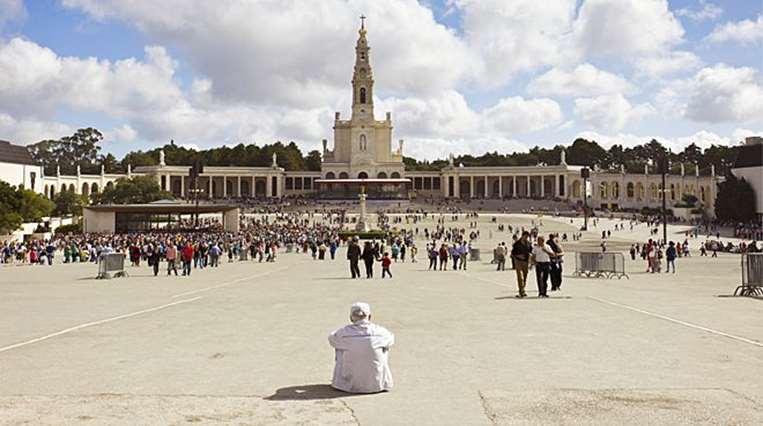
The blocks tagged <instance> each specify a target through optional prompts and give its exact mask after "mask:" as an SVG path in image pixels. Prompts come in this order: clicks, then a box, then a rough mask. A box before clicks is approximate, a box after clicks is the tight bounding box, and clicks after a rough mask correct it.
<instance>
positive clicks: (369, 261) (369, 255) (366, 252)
mask: <svg viewBox="0 0 763 426" xmlns="http://www.w3.org/2000/svg"><path fill="white" fill-rule="evenodd" d="M361 257H362V258H363V263H364V264H365V266H366V278H373V277H374V261H375V260H376V253H374V247H373V246H372V245H371V243H370V242H369V241H366V244H365V245H364V246H363V254H362V255H361Z"/></svg>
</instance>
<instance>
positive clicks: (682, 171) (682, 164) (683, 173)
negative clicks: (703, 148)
mask: <svg viewBox="0 0 763 426" xmlns="http://www.w3.org/2000/svg"><path fill="white" fill-rule="evenodd" d="M685 175H686V170H685V169H684V163H681V176H685Z"/></svg>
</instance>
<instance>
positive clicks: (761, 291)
mask: <svg viewBox="0 0 763 426" xmlns="http://www.w3.org/2000/svg"><path fill="white" fill-rule="evenodd" d="M734 296H759V297H760V296H763V253H743V254H742V285H740V286H739V287H737V288H736V290H734Z"/></svg>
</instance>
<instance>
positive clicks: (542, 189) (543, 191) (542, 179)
mask: <svg viewBox="0 0 763 426" xmlns="http://www.w3.org/2000/svg"><path fill="white" fill-rule="evenodd" d="M545 196H546V177H545V176H541V177H540V198H543V197H545Z"/></svg>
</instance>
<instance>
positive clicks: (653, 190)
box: [649, 184, 660, 200]
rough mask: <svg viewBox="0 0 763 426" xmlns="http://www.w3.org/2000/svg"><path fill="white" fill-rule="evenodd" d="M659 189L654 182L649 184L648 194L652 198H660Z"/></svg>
mask: <svg viewBox="0 0 763 426" xmlns="http://www.w3.org/2000/svg"><path fill="white" fill-rule="evenodd" d="M659 192H660V191H659V190H658V189H657V185H656V184H650V185H649V194H650V196H651V197H652V200H658V199H659V198H660V194H659Z"/></svg>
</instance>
